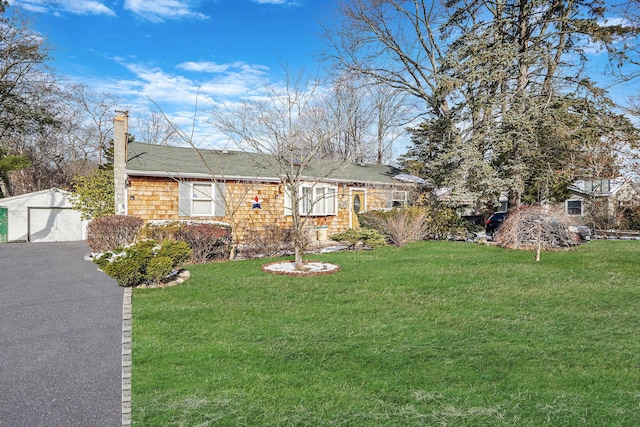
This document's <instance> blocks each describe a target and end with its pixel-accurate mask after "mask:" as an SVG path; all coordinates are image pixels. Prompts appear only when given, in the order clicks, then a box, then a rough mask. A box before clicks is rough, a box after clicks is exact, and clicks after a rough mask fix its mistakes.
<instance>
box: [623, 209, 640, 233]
mask: <svg viewBox="0 0 640 427" xmlns="http://www.w3.org/2000/svg"><path fill="white" fill-rule="evenodd" d="M622 217H623V218H624V228H626V229H628V230H633V231H640V206H634V207H627V208H625V209H624V210H623V211H622Z"/></svg>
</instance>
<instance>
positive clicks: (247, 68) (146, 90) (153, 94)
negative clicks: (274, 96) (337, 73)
mask: <svg viewBox="0 0 640 427" xmlns="http://www.w3.org/2000/svg"><path fill="white" fill-rule="evenodd" d="M10 4H11V5H13V6H14V7H17V8H19V9H20V10H22V11H23V12H24V13H25V14H26V15H28V16H29V17H30V18H31V19H32V21H33V27H34V28H35V30H36V31H38V32H40V33H41V34H43V35H44V36H45V37H46V39H47V40H48V42H49V44H50V45H51V48H52V51H51V55H52V57H53V61H52V63H51V65H52V66H53V67H54V69H55V70H56V71H57V73H58V74H59V75H60V76H61V78H62V79H63V80H68V81H72V82H79V83H85V84H86V85H88V86H89V87H91V88H93V89H95V90H97V91H99V92H110V93H113V94H114V95H117V96H121V97H124V98H126V99H127V105H126V106H125V107H126V108H128V109H129V110H130V111H131V115H132V117H134V116H135V115H136V111H140V110H145V109H146V110H147V111H145V113H148V110H149V109H151V108H153V106H151V105H150V102H149V101H148V98H151V99H152V100H153V101H154V102H156V103H157V104H158V105H159V106H160V107H161V108H162V109H163V111H164V112H166V113H169V114H170V115H171V116H172V118H173V119H174V120H175V121H176V122H178V123H180V124H182V125H185V126H186V125H188V123H189V118H190V117H191V116H192V115H193V110H194V108H195V102H196V93H197V91H198V90H199V91H200V95H199V96H200V98H198V99H199V104H201V103H202V104H206V102H205V100H206V99H211V100H215V101H216V102H221V101H226V100H232V99H237V98H239V97H242V96H246V95H248V94H251V93H252V92H257V91H259V90H260V88H261V87H263V86H264V81H265V79H267V80H271V81H275V80H277V79H278V78H280V77H282V71H283V65H282V64H287V66H288V67H290V69H291V70H293V71H295V72H297V71H298V70H300V69H301V68H302V67H304V68H305V69H306V70H307V71H309V72H313V71H314V70H316V69H317V67H318V62H317V60H316V54H317V53H318V51H319V50H320V49H321V47H322V42H321V41H320V39H319V37H318V34H319V33H320V32H321V26H320V24H319V22H323V21H325V20H326V19H327V18H328V16H330V15H331V13H332V8H333V7H334V2H333V1H327V0H12V1H10Z"/></svg>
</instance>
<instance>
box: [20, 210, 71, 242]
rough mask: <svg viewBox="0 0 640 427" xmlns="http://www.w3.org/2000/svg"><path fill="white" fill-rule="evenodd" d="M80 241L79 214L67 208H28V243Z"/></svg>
mask: <svg viewBox="0 0 640 427" xmlns="http://www.w3.org/2000/svg"><path fill="white" fill-rule="evenodd" d="M69 240H82V220H81V219H80V212H78V211H74V210H73V209H69V208H29V241H30V242H64V241H69Z"/></svg>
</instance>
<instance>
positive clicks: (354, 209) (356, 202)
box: [351, 190, 366, 228]
mask: <svg viewBox="0 0 640 427" xmlns="http://www.w3.org/2000/svg"><path fill="white" fill-rule="evenodd" d="M365 209H366V206H365V198H364V190H353V191H352V192H351V228H356V227H360V222H359V221H358V213H360V212H362V211H364V210H365Z"/></svg>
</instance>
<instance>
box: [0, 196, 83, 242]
mask: <svg viewBox="0 0 640 427" xmlns="http://www.w3.org/2000/svg"><path fill="white" fill-rule="evenodd" d="M70 194H71V193H70V192H68V191H64V190H59V189H57V188H51V189H49V190H42V191H37V192H35V193H28V194H21V195H19V196H14V197H7V198H5V199H0V210H4V211H5V215H6V224H5V227H4V229H5V230H6V233H7V236H6V238H5V239H3V238H2V237H3V236H0V242H2V241H3V240H4V241H9V242H19V241H28V242H61V241H70V240H84V239H85V238H86V228H87V224H88V221H83V220H82V219H81V218H80V212H78V211H76V210H73V208H72V207H71V202H70V201H69V195H70ZM3 208H4V209H3ZM0 232H2V229H1V228H0Z"/></svg>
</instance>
